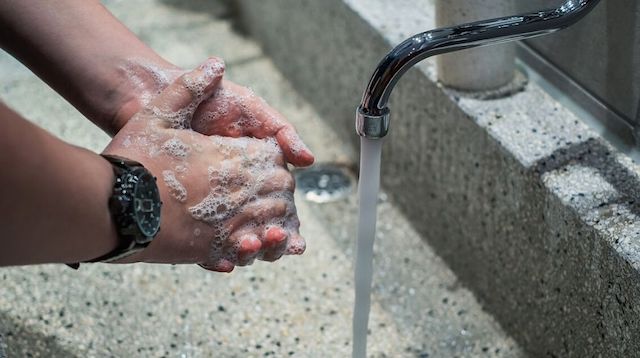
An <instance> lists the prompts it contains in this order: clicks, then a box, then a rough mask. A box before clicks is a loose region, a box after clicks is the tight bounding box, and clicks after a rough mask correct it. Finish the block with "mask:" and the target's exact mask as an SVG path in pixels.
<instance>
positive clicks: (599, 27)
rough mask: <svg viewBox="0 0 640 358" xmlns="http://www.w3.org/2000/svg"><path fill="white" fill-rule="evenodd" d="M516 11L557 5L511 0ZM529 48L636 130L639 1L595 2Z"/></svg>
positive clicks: (639, 87)
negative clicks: (595, 5) (593, 6)
mask: <svg viewBox="0 0 640 358" xmlns="http://www.w3.org/2000/svg"><path fill="white" fill-rule="evenodd" d="M516 2H517V4H518V6H519V10H520V11H535V10H537V9H542V8H550V7H555V6H557V5H558V4H559V3H560V2H561V1H559V0H531V1H516ZM529 43H530V44H531V45H532V46H533V48H535V49H536V50H538V51H539V52H540V53H541V54H542V55H543V56H544V57H546V58H547V59H548V60H549V61H551V62H552V63H553V64H555V65H556V66H558V67H559V68H560V69H561V70H563V71H565V72H566V73H567V74H569V76H571V77H572V78H573V79H574V80H576V81H577V82H578V83H579V84H581V85H582V86H584V87H585V88H587V89H588V90H589V91H590V92H592V93H593V94H595V95H596V96H597V97H599V98H601V99H602V100H603V101H604V102H605V103H606V104H607V105H609V106H611V107H612V108H613V109H615V110H616V111H617V112H619V113H620V114H622V115H623V116H624V117H626V118H627V119H628V120H630V121H633V122H634V123H635V125H640V123H638V121H640V118H637V117H636V116H640V113H639V112H638V111H639V109H638V105H639V104H640V2H639V1H636V0H605V1H601V3H600V4H599V5H598V8H596V9H595V10H594V11H593V13H591V14H589V15H588V17H587V18H586V19H585V20H584V21H583V22H581V23H579V24H577V25H576V26H574V27H573V28H571V29H568V30H567V31H565V32H560V33H557V34H554V35H551V36H548V37H545V38H540V39H536V40H531V41H529Z"/></svg>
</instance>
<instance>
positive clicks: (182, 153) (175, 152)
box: [162, 137, 191, 158]
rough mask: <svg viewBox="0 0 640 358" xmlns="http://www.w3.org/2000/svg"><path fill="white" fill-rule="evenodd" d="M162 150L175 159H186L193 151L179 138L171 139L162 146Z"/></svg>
mask: <svg viewBox="0 0 640 358" xmlns="http://www.w3.org/2000/svg"><path fill="white" fill-rule="evenodd" d="M162 150H163V151H165V153H167V154H169V155H170V156H172V157H175V158H186V157H187V155H189V152H190V151H191V147H190V146H189V145H187V144H185V143H184V142H183V141H181V140H180V139H179V138H176V137H174V138H171V139H169V140H167V141H166V142H164V144H162Z"/></svg>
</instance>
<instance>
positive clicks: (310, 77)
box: [240, 0, 640, 357]
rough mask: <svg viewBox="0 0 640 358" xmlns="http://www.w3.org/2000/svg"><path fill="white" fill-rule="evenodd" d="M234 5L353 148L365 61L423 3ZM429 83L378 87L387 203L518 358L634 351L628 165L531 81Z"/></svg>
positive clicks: (429, 23)
mask: <svg viewBox="0 0 640 358" xmlns="http://www.w3.org/2000/svg"><path fill="white" fill-rule="evenodd" d="M240 4H242V6H241V13H242V18H243V19H244V24H245V26H246V27H247V28H248V29H249V31H250V33H251V34H252V35H253V36H254V37H255V38H256V39H259V41H260V42H261V44H262V45H263V47H264V49H265V51H266V52H267V53H268V54H269V55H270V56H272V57H273V58H274V59H275V61H274V62H275V63H276V65H277V66H279V68H280V70H281V71H282V72H283V73H284V74H285V75H286V76H287V78H289V79H290V80H291V81H292V83H293V84H294V86H295V87H296V89H297V90H298V91H299V93H301V94H302V95H303V96H305V97H306V98H307V99H309V101H310V102H311V103H312V104H313V105H314V106H315V108H317V110H318V111H319V113H320V114H321V115H322V116H323V118H325V119H327V120H329V121H330V123H331V125H332V126H333V127H334V128H337V129H338V134H339V135H341V137H342V138H343V139H344V140H345V141H347V142H350V143H351V144H352V145H353V146H354V147H356V146H357V139H356V138H354V137H353V136H352V135H351V133H352V131H353V128H352V126H353V119H352V118H353V111H354V108H355V107H356V106H357V103H358V100H359V98H360V96H361V93H362V90H363V89H364V86H365V84H366V81H367V80H368V79H369V76H370V75H371V73H372V72H373V69H374V68H375V66H376V64H377V63H378V61H379V60H380V59H381V58H382V57H383V56H384V54H386V52H387V51H388V50H390V49H391V47H392V46H393V45H395V44H397V43H399V42H400V41H402V40H404V39H405V38H407V37H409V36H411V35H413V34H414V33H418V32H422V31H425V30H427V29H431V28H434V19H435V14H434V1H433V0H419V1H409V0H399V1H393V2H391V1H384V0H326V1H322V2H319V1H314V0H271V1H262V2H256V1H252V0H241V1H240ZM275 4H278V6H277V7H276V6H275ZM309 14H314V16H309ZM309 39H313V41H309ZM291 54H295V55H294V56H292V55H291ZM318 74H322V76H318ZM436 78H437V76H436V70H435V66H434V61H433V59H430V60H427V61H425V62H423V63H421V64H419V65H418V66H416V68H415V69H412V70H410V71H409V72H407V74H405V76H404V78H402V80H401V81H400V82H399V84H398V86H397V87H396V89H395V91H394V93H393V95H392V98H391V101H390V108H391V118H392V119H391V129H390V132H389V135H388V136H387V137H386V138H385V145H384V149H383V161H382V167H383V168H382V170H383V175H382V185H383V187H384V188H385V189H386V190H387V192H388V193H389V195H390V198H391V200H392V201H393V202H394V204H395V205H397V207H398V208H400V209H401V210H402V212H403V213H404V215H405V216H406V217H407V218H408V219H409V220H410V221H411V222H412V223H413V225H414V226H415V228H416V229H417V230H418V232H419V233H420V234H421V235H422V236H423V237H424V238H426V239H427V240H428V242H429V243H430V244H431V245H432V246H433V247H434V248H435V250H436V252H437V253H438V254H439V255H440V256H441V257H442V258H443V259H444V260H445V262H447V264H449V265H450V267H452V269H453V270H454V272H455V273H456V274H457V275H458V277H459V278H460V280H461V281H462V282H463V283H464V284H465V285H467V286H468V287H470V288H471V289H472V290H473V291H474V292H475V293H476V294H477V295H478V297H479V298H480V300H481V302H482V303H483V306H484V307H485V308H486V309H487V310H488V311H490V312H491V313H492V314H493V315H494V316H495V317H496V318H497V319H498V321H499V322H500V323H501V325H502V327H503V328H504V329H505V330H506V331H507V332H509V333H510V334H512V335H513V336H514V338H516V340H518V341H519V343H520V344H521V345H522V346H523V348H524V349H526V350H527V351H529V352H530V353H531V354H532V355H534V356H557V357H565V356H575V357H584V356H603V357H629V356H640V353H639V352H640V320H639V319H638V313H640V272H639V271H638V269H639V267H638V261H639V260H640V241H639V239H640V234H639V232H640V231H639V230H637V227H638V223H639V222H640V217H638V215H639V213H640V212H639V211H638V198H639V195H640V193H639V192H638V188H640V180H638V178H639V174H640V168H639V167H638V165H637V164H634V163H632V162H631V160H630V159H629V158H628V157H626V156H625V155H624V154H621V153H620V152H618V151H616V150H615V149H614V148H612V147H611V146H610V145H609V144H608V143H606V142H605V141H604V140H602V138H600V137H599V136H598V135H597V134H596V133H595V132H594V131H592V130H591V129H590V128H588V127H587V126H586V125H585V124H584V123H583V122H582V121H581V118H578V117H577V116H576V115H575V114H574V113H572V112H570V111H568V110H567V109H566V108H563V107H562V105H560V103H558V102H557V101H556V100H555V99H554V98H552V97H551V96H550V95H548V94H546V93H545V92H544V91H543V90H542V89H541V88H540V87H539V86H538V85H537V84H536V83H529V84H528V85H527V87H526V88H524V90H523V91H522V92H519V93H517V94H516V95H514V96H512V97H509V98H503V99H496V100H478V99H474V98H469V97H463V96H460V95H459V94H457V93H455V92H453V91H450V90H447V89H445V88H443V87H442V86H441V85H440V84H439V83H438V82H437V80H436ZM326 88H332V90H331V91H327V90H326ZM475 97H478V96H475Z"/></svg>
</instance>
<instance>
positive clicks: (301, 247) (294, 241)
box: [285, 231, 307, 255]
mask: <svg viewBox="0 0 640 358" xmlns="http://www.w3.org/2000/svg"><path fill="white" fill-rule="evenodd" d="M306 248H307V243H306V242H305V240H304V238H303V237H302V236H301V235H300V233H298V232H297V231H295V232H289V242H288V246H287V248H286V251H285V255H302V254H303V253H304V251H305V250H306Z"/></svg>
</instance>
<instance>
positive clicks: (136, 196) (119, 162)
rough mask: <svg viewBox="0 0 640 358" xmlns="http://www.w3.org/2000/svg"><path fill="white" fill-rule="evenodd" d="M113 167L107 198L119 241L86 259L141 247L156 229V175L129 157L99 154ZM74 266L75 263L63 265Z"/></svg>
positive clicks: (117, 255)
mask: <svg viewBox="0 0 640 358" xmlns="http://www.w3.org/2000/svg"><path fill="white" fill-rule="evenodd" d="M102 157H104V158H105V159H106V160H108V161H109V162H110V163H111V165H112V166H113V172H114V174H115V183H114V185H113V194H112V195H111V197H110V198H109V211H110V212H111V217H112V218H113V222H114V223H115V225H116V230H117V232H118V237H119V240H120V244H119V245H118V247H117V248H116V249H115V250H113V251H111V252H109V253H107V254H105V255H102V256H100V257H98V258H95V259H93V260H89V261H86V262H112V261H116V260H119V259H122V258H124V257H127V256H129V255H132V254H134V253H136V252H138V251H141V250H143V249H144V248H146V247H147V246H149V244H150V243H151V241H153V239H154V238H155V237H156V235H157V234H158V232H159V231H160V214H161V208H162V201H160V192H159V191H158V185H157V184H156V180H157V179H156V178H155V177H154V176H153V175H152V174H151V173H150V172H149V171H148V170H147V169H145V167H144V166H143V165H142V164H140V163H138V162H135V161H133V160H129V159H125V158H122V157H118V156H113V155H104V154H103V155H102ZM67 265H69V266H71V267H72V268H74V269H77V268H78V267H80V264H79V263H74V264H67Z"/></svg>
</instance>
